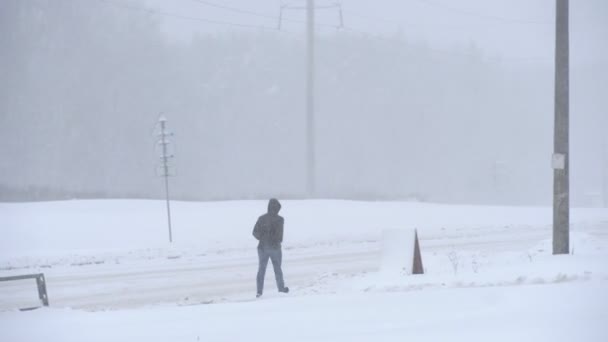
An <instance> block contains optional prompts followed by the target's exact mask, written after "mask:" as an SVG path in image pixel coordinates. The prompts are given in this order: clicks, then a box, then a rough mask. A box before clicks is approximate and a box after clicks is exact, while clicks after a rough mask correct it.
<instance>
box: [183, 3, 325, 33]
mask: <svg viewBox="0 0 608 342" xmlns="http://www.w3.org/2000/svg"><path fill="white" fill-rule="evenodd" d="M190 1H193V2H196V3H198V4H201V5H205V6H209V7H214V8H219V9H223V10H226V11H230V12H234V13H241V14H248V15H252V16H256V17H259V18H265V19H272V20H276V21H278V22H279V28H280V22H281V21H285V22H290V23H295V24H305V23H306V22H305V21H302V20H296V19H289V18H283V16H282V11H283V10H288V9H296V8H294V7H291V6H286V5H283V6H281V8H280V14H279V16H276V15H271V14H266V13H261V12H255V11H250V10H248V9H244V8H240V7H234V6H227V5H223V4H218V3H215V2H211V1H206V0H190ZM335 7H336V5H332V6H331V7H329V6H324V7H322V8H335ZM318 8H319V6H317V7H315V9H318ZM315 26H316V27H330V28H336V26H334V25H330V24H323V23H317V24H316V25H315Z"/></svg>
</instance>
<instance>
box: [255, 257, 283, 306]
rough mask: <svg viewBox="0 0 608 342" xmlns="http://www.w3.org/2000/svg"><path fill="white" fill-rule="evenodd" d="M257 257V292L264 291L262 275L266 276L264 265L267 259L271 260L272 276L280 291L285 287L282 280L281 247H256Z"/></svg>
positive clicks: (265, 265)
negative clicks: (258, 261)
mask: <svg viewBox="0 0 608 342" xmlns="http://www.w3.org/2000/svg"><path fill="white" fill-rule="evenodd" d="M258 258H259V260H260V263H259V267H258V276H257V279H256V280H257V289H258V292H257V293H258V294H262V293H263V292H264V277H265V276H266V267H267V266H268V259H270V260H271V261H272V268H274V277H275V278H276V280H277V289H278V290H279V291H282V290H284V289H285V282H284V281H283V271H282V270H281V261H282V259H283V253H282V252H281V247H278V248H262V247H258Z"/></svg>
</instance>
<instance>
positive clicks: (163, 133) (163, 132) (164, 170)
mask: <svg viewBox="0 0 608 342" xmlns="http://www.w3.org/2000/svg"><path fill="white" fill-rule="evenodd" d="M158 123H159V124H160V133H159V134H158V137H159V138H160V139H159V140H158V142H157V144H158V145H159V146H161V155H160V160H161V165H160V169H161V172H160V176H161V177H163V178H164V179H165V199H166V202H167V223H168V226H169V243H173V233H172V231H171V204H170V201H169V176H170V173H169V161H170V160H171V159H172V158H173V157H174V156H173V154H169V152H168V146H169V144H171V141H170V140H169V139H168V138H169V137H170V136H173V133H170V132H168V131H167V118H165V117H164V116H161V117H160V118H159V119H158Z"/></svg>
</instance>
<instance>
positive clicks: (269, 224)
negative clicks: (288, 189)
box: [253, 198, 285, 249]
mask: <svg viewBox="0 0 608 342" xmlns="http://www.w3.org/2000/svg"><path fill="white" fill-rule="evenodd" d="M279 210H281V203H279V201H278V200H277V199H274V198H273V199H271V200H270V201H269V202H268V212H267V213H266V214H264V215H262V216H260V217H259V218H258V221H257V222H256V223H255V227H254V228H253V236H254V237H255V238H256V239H258V240H259V241H260V243H259V244H258V248H264V249H267V248H281V242H283V223H284V222H285V221H284V220H283V218H282V217H281V216H279Z"/></svg>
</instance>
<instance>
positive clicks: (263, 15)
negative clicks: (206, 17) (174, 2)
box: [191, 0, 277, 20]
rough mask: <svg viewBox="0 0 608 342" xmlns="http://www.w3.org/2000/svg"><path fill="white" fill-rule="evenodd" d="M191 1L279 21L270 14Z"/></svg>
mask: <svg viewBox="0 0 608 342" xmlns="http://www.w3.org/2000/svg"><path fill="white" fill-rule="evenodd" d="M191 1H193V2H196V3H199V4H202V5H206V6H209V7H215V8H220V9H224V10H228V11H232V12H236V13H242V14H249V15H253V16H256V17H260V18H267V19H272V20H277V16H276V15H270V14H265V13H259V12H254V11H249V10H246V9H242V8H237V7H232V6H226V5H222V4H216V3H214V2H210V1H205V0H191Z"/></svg>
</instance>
